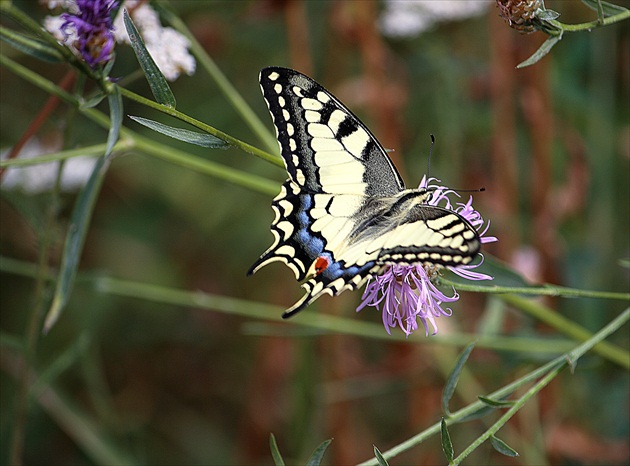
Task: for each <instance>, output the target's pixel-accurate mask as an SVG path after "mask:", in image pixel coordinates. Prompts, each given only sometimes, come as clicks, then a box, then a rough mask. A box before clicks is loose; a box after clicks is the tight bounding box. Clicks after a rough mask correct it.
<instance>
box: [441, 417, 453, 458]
mask: <svg viewBox="0 0 630 466" xmlns="http://www.w3.org/2000/svg"><path fill="white" fill-rule="evenodd" d="M440 432H441V434H442V435H441V436H442V450H443V451H444V454H445V455H446V459H447V460H448V464H452V463H453V457H454V452H453V442H451V435H450V434H449V433H448V429H447V428H446V420H445V419H444V418H442V421H440Z"/></svg>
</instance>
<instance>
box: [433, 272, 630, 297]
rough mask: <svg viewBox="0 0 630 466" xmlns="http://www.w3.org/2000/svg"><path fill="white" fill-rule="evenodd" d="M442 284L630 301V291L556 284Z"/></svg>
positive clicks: (487, 290) (465, 288)
mask: <svg viewBox="0 0 630 466" xmlns="http://www.w3.org/2000/svg"><path fill="white" fill-rule="evenodd" d="M440 284H444V285H449V286H453V287H455V288H456V289H457V290H461V291H472V292H478V293H491V294H506V293H514V294H529V295H536V296H561V297H564V298H602V299H619V300H623V301H630V293H619V292H614V291H595V290H579V289H575V288H567V287H563V286H555V285H543V286H536V287H535V286H528V287H524V286H521V287H518V286H492V285H491V286H487V285H471V284H467V283H462V282H460V281H453V280H449V279H447V278H444V277H441V278H440Z"/></svg>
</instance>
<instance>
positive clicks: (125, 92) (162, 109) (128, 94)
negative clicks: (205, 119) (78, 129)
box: [120, 87, 284, 167]
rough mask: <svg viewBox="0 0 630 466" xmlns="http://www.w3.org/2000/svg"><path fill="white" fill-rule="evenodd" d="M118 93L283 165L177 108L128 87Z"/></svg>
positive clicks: (280, 162)
mask: <svg viewBox="0 0 630 466" xmlns="http://www.w3.org/2000/svg"><path fill="white" fill-rule="evenodd" d="M120 93H121V94H122V95H123V96H125V97H127V98H128V99H131V100H134V101H136V102H138V103H140V104H142V105H146V106H147V107H150V108H152V109H155V110H158V111H160V112H162V113H165V114H167V115H170V116H172V117H174V118H177V119H178V120H181V121H184V122H186V123H188V124H190V125H192V126H194V127H195V128H199V129H200V130H202V131H205V132H206V133H208V134H211V135H213V136H215V137H217V138H219V139H221V140H223V141H225V142H227V143H228V144H230V145H232V146H235V147H238V148H239V149H241V150H242V151H244V152H247V153H249V154H252V155H255V156H256V157H259V158H261V159H263V160H265V161H267V162H271V163H273V164H274V165H277V166H279V167H283V166H284V165H283V163H282V160H280V158H279V157H277V156H275V155H272V154H270V153H268V152H265V151H263V150H260V149H258V148H257V147H254V146H251V145H249V144H247V143H245V142H243V141H240V140H239V139H236V138H234V137H232V136H230V135H229V134H226V133H224V132H222V131H219V130H218V129H216V128H214V127H212V126H210V125H207V124H205V123H202V122H201V121H199V120H196V119H194V118H192V117H190V116H188V115H186V114H185V113H182V112H180V111H178V110H175V109H174V108H172V107H169V106H167V105H162V104H159V103H157V102H154V101H152V100H150V99H147V98H145V97H143V96H141V95H138V94H136V93H135V92H132V91H130V90H128V89H125V88H123V87H121V88H120Z"/></svg>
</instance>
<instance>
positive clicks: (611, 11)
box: [582, 0, 628, 16]
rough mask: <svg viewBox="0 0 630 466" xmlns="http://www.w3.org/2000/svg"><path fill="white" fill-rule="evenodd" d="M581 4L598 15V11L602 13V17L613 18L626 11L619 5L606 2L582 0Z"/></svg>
mask: <svg viewBox="0 0 630 466" xmlns="http://www.w3.org/2000/svg"><path fill="white" fill-rule="evenodd" d="M582 3H584V4H585V5H586V6H587V7H589V8H591V9H592V10H595V11H597V12H598V15H599V13H600V11H601V12H602V13H603V15H604V16H615V15H618V14H619V13H623V12H625V11H628V9H627V8H624V7H622V6H620V5H615V4H613V3H608V2H604V1H600V0H582Z"/></svg>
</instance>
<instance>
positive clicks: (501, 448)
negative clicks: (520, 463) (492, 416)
mask: <svg viewBox="0 0 630 466" xmlns="http://www.w3.org/2000/svg"><path fill="white" fill-rule="evenodd" d="M490 443H492V446H493V447H494V449H495V450H496V451H498V452H499V453H501V454H503V455H505V456H509V457H511V458H514V457H516V456H518V452H517V451H516V450H514V449H513V448H512V447H510V446H509V445H508V444H507V443H505V442H504V441H503V440H501V439H500V438H498V437H495V436H494V435H493V436H492V437H490Z"/></svg>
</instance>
